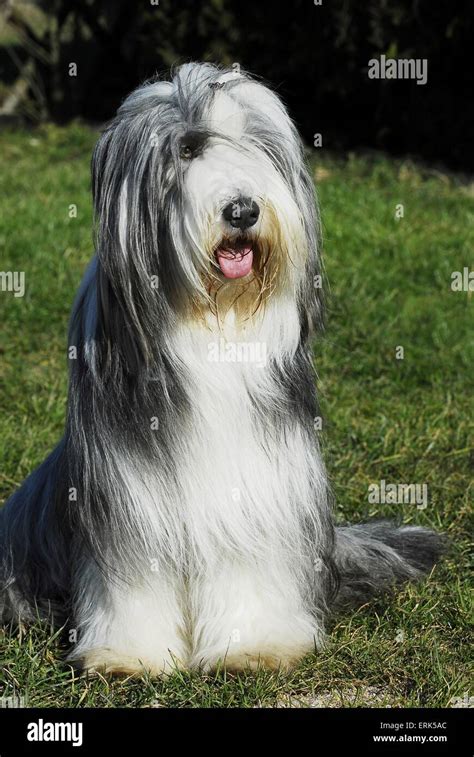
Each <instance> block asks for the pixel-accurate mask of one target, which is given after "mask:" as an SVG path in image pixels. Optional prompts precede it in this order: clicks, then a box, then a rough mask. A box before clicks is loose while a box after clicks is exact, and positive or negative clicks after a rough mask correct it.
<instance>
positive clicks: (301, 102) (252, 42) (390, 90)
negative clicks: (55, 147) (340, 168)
mask: <svg viewBox="0 0 474 757" xmlns="http://www.w3.org/2000/svg"><path fill="white" fill-rule="evenodd" d="M322 3H323V4H322V6H315V5H314V2H313V0H294V1H293V2H288V0H287V1H286V2H283V0H276V2H258V1H257V0H255V1H254V2H252V1H251V0H179V2H178V1H177V0H159V4H158V5H152V0H137V2H134V1H133V0H46V1H45V2H30V3H28V2H26V3H25V2H23V3H17V2H15V0H10V2H7V3H4V4H3V10H2V15H3V16H4V18H5V20H6V21H7V26H8V29H9V34H7V43H6V44H5V43H4V44H2V45H1V46H0V81H1V82H2V85H1V86H2V90H1V92H2V94H3V97H4V98H5V96H6V95H7V94H8V93H11V92H12V90H13V91H16V90H15V87H16V88H17V89H18V87H19V82H20V81H21V76H23V78H24V79H26V80H27V83H28V84H27V87H26V95H25V93H23V95H22V97H20V98H19V99H18V98H17V99H18V102H17V103H15V109H14V110H15V117H18V116H19V115H20V116H21V117H22V118H26V119H28V120H30V121H38V120H45V119H54V120H56V121H58V122H65V121H68V120H70V119H71V118H74V117H78V116H80V117H82V118H84V119H86V120H89V121H93V122H101V121H103V120H105V119H107V118H109V117H110V116H111V115H113V113H114V111H115V110H116V108H117V106H118V104H119V103H120V101H121V100H122V99H123V97H124V96H125V95H126V94H127V93H128V92H129V91H130V90H131V89H133V88H134V87H135V86H137V84H138V83H140V82H141V81H143V80H145V79H147V78H149V77H150V76H152V75H153V74H154V73H155V72H157V71H158V72H162V71H165V70H166V69H168V68H169V66H171V65H173V64H176V63H180V62H183V61H187V60H199V61H202V60H209V61H213V62H221V63H224V64H231V63H233V62H238V63H239V64H240V65H241V66H242V67H243V68H245V69H248V70H250V71H251V72H252V73H255V74H258V75H260V76H262V77H263V78H264V79H265V80H267V81H269V82H270V83H271V84H272V85H273V86H274V87H275V88H276V89H277V90H278V91H279V93H280V94H281V95H282V97H283V98H284V100H285V101H286V103H287V104H288V105H289V108H290V111H291V114H292V116H293V117H294V119H295V121H296V122H297V125H298V126H299V128H300V129H301V131H302V133H303V136H304V138H305V139H306V140H307V142H308V143H309V144H311V143H312V141H313V136H312V135H313V134H314V133H315V132H321V133H322V134H323V146H324V147H325V148H328V149H333V150H349V149H356V148H370V149H382V150H386V151H388V152H391V153H393V154H404V155H406V154H411V155H413V156H418V157H421V158H423V159H425V160H426V161H429V162H438V163H442V164H444V165H446V166H449V167H451V168H454V169H460V170H463V171H471V170H472V169H474V151H473V148H472V132H473V128H474V97H473V95H474V86H473V85H474V64H473V53H474V2H473V1H472V0H459V1H456V0H418V1H415V0H392V1H389V0H368V1H367V2H361V0H358V1H357V0H332V1H331V0H322ZM381 54H386V55H387V56H388V57H395V58H427V59H428V82H427V84H426V85H424V86H420V85H417V83H416V81H414V80H402V81H396V80H385V81H384V80H371V79H369V78H368V76H367V66H368V61H369V60H370V59H371V58H374V57H379V56H380V55H381ZM70 62H75V63H76V64H77V66H78V75H77V77H71V76H69V68H68V67H69V63H70ZM24 89H25V87H24ZM10 100H11V98H10ZM0 101H1V100H0ZM10 105H11V102H10ZM3 110H4V111H5V108H4V109H3ZM7 110H8V109H7ZM10 110H12V108H10ZM3 115H4V117H7V118H10V114H9V113H7V114H5V112H4V114H3Z"/></svg>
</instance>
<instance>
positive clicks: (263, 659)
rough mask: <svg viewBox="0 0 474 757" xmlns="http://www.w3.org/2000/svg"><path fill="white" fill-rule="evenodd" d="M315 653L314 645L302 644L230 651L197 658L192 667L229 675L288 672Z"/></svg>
mask: <svg viewBox="0 0 474 757" xmlns="http://www.w3.org/2000/svg"><path fill="white" fill-rule="evenodd" d="M312 651H314V645H310V644H304V645H303V644H302V645H296V646H285V647H280V646H277V645H275V646H274V647H273V646H267V647H262V649H258V648H257V649H245V648H241V649H236V650H228V651H227V652H225V653H222V654H213V655H206V656H202V657H201V658H199V656H198V655H196V656H195V658H194V661H193V664H192V666H193V667H197V668H199V669H201V670H204V671H209V672H211V671H216V670H226V671H227V672H229V673H240V672H244V671H246V670H247V671H248V670H262V669H263V670H280V671H282V672H286V671H289V670H292V669H293V668H295V667H296V666H297V665H298V663H299V662H300V660H301V659H302V658H303V657H304V656H305V655H307V654H308V653H309V652H312Z"/></svg>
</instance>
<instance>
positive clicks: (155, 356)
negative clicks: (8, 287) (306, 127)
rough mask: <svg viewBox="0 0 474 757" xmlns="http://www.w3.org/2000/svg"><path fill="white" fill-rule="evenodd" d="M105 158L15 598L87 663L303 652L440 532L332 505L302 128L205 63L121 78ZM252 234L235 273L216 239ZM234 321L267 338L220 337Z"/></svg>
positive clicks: (17, 537) (12, 538)
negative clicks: (61, 388)
mask: <svg viewBox="0 0 474 757" xmlns="http://www.w3.org/2000/svg"><path fill="white" fill-rule="evenodd" d="M92 176H93V195H94V207H95V215H96V257H95V258H94V259H93V261H92V263H91V264H90V266H89V268H88V270H87V272H86V274H85V277H84V280H83V282H82V285H81V287H80V290H79V292H78V295H77V298H76V301H75V304H74V307H73V311H72V316H71V323H70V331H69V354H70V384H69V396H68V411H67V423H66V430H65V435H64V438H63V439H62V441H61V442H60V443H59V445H58V446H57V448H56V449H55V450H54V451H53V453H52V454H51V455H50V456H49V457H48V458H47V459H46V460H45V462H44V463H43V464H42V465H41V466H40V467H39V468H38V469H37V470H36V471H35V472H34V473H33V474H31V476H30V477H29V478H28V479H27V480H26V481H25V483H24V484H23V486H22V487H21V488H20V489H19V490H18V491H17V492H16V493H15V494H13V495H12V497H11V498H10V500H9V501H8V502H7V504H6V506H5V508H4V509H3V511H2V513H1V519H0V538H1V542H0V549H1V568H0V570H1V574H0V577H1V580H2V585H1V586H0V618H1V619H2V620H3V621H4V622H6V621H10V620H12V619H13V620H17V619H19V618H25V619H28V618H32V617H34V616H35V614H36V613H37V612H38V610H39V611H40V612H41V613H48V614H49V613H53V614H54V615H55V618H56V619H57V620H58V621H65V620H66V619H67V620H68V622H69V624H70V626H71V627H72V629H74V630H75V631H76V634H77V642H76V644H75V645H74V648H73V649H72V651H71V659H75V660H79V661H81V664H82V665H83V666H84V667H86V668H89V669H96V668H100V669H102V670H106V671H126V672H134V671H137V670H140V669H142V668H146V669H148V670H150V671H152V672H154V673H158V674H159V673H162V672H166V671H167V670H169V669H171V668H172V667H173V666H175V665H181V666H188V667H202V668H204V669H208V668H212V667H215V666H216V665H218V664H220V663H222V662H225V664H226V665H227V667H229V668H234V669H239V668H242V667H246V666H247V665H250V666H255V665H257V664H260V663H261V664H264V665H267V666H269V667H277V666H279V665H283V666H286V665H291V664H293V663H294V662H296V661H297V660H298V659H299V658H300V657H301V656H302V655H304V654H305V653H306V652H308V651H310V650H311V649H313V648H314V646H315V645H316V646H320V645H321V644H322V643H323V641H324V634H325V622H326V618H327V616H328V614H329V612H330V611H331V609H333V608H337V607H339V606H345V605H347V604H354V603H358V602H359V603H360V602H363V601H364V600H365V599H366V598H367V597H369V596H372V595H373V594H375V593H377V592H379V591H381V590H383V589H386V588H388V587H389V586H391V585H393V584H395V583H398V582H400V581H403V580H405V579H412V578H418V577H419V576H420V575H422V574H423V573H425V572H426V571H427V570H429V569H430V567H431V566H432V565H433V563H434V561H435V560H436V558H437V555H438V552H439V547H440V540H439V537H437V536H436V535H435V534H434V533H432V532H429V531H427V530H424V529H421V528H414V527H405V528H397V527H395V526H393V525H390V524H386V523H382V524H367V525H360V526H350V527H344V528H337V529H335V528H334V525H333V520H332V512H331V510H332V508H331V497H330V494H329V489H328V484H327V479H326V473H325V470H324V465H323V462H322V457H321V453H320V448H319V442H318V439H317V436H316V434H315V432H314V418H315V417H316V416H317V415H318V408H317V400H316V393H315V385H314V377H313V372H312V367H311V362H310V359H309V356H308V353H307V340H308V334H309V331H310V328H311V327H314V326H316V327H317V326H318V324H319V323H320V320H321V299H320V288H319V286H318V285H317V281H318V280H319V279H318V277H319V276H320V274H321V270H320V258H319V248H320V243H319V221H318V214H317V205H316V201H315V197H314V190H313V184H312V181H311V178H310V176H309V174H308V172H307V170H306V168H305V165H304V160H303V148H302V145H301V142H300V139H299V137H298V134H297V132H296V130H295V128H294V126H293V124H292V122H291V121H290V119H289V117H288V115H287V113H286V111H285V109H284V107H283V105H282V104H281V102H280V100H279V99H278V98H277V97H276V95H275V94H273V93H272V92H271V91H270V90H269V89H268V88H266V87H264V86H263V85H262V84H261V83H260V82H258V81H256V80H254V79H252V78H251V77H249V76H248V75H246V74H235V73H234V72H232V71H228V70H225V69H222V68H219V67H216V66H212V65H208V64H204V65H198V64H188V65H185V66H182V67H180V68H179V69H177V70H176V71H175V72H174V75H173V77H172V80H171V81H159V80H154V81H151V82H148V83H146V84H145V85H143V86H142V87H140V88H138V89H137V90H136V91H135V92H133V93H132V94H131V95H130V96H129V97H128V98H127V99H126V100H125V102H124V103H123V105H122V106H121V108H120V109H119V111H118V113H117V116H116V118H115V119H114V120H113V121H112V122H111V124H110V125H109V126H108V127H107V128H106V129H105V131H104V132H103V134H102V136H101V137H100V139H99V142H98V144H97V146H96V148H95V152H94V157H93V161H92ZM239 197H246V198H251V199H252V201H254V202H256V203H257V205H258V207H259V209H260V215H259V218H258V222H257V223H255V224H254V225H253V226H252V227H251V228H250V227H249V228H247V229H246V230H245V231H242V228H236V227H234V226H233V225H232V224H231V223H229V222H228V221H227V220H225V217H224V216H225V214H224V213H223V211H224V209H225V208H226V207H228V204H229V203H235V201H236V198H239ZM238 244H240V245H245V246H246V247H245V249H247V248H248V249H251V250H252V254H253V266H252V270H251V272H250V273H249V274H248V275H245V276H243V277H241V278H235V279H229V278H226V276H225V275H223V274H222V271H223V270H224V269H222V270H220V268H219V257H218V255H217V257H216V250H217V251H219V250H222V249H225V250H227V249H229V248H232V245H234V249H235V245H238ZM222 343H223V344H224V345H225V347H226V348H227V347H229V346H230V347H236V346H237V347H242V346H246V345H247V346H248V345H249V344H250V345H257V346H260V347H262V346H263V347H264V359H263V360H260V361H256V360H236V359H233V360H225V359H219V360H217V361H215V360H212V359H211V355H212V349H213V348H214V347H215V346H216V344H222ZM71 348H72V349H71Z"/></svg>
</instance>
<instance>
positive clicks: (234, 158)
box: [93, 64, 317, 318]
mask: <svg viewBox="0 0 474 757" xmlns="http://www.w3.org/2000/svg"><path fill="white" fill-rule="evenodd" d="M93 169H94V170H93V175H94V194H95V207H96V212H97V216H98V222H99V239H98V254H99V258H100V260H101V263H102V266H103V269H104V271H105V272H106V273H107V274H108V276H109V278H110V280H111V285H112V287H113V288H114V289H115V288H116V287H117V285H118V284H120V283H122V284H125V283H127V282H128V283H127V290H128V296H130V292H131V291H132V292H133V288H134V286H136V285H137V282H138V279H139V280H140V281H141V284H142V285H144V283H145V279H147V278H150V279H151V278H154V280H157V281H158V282H159V283H158V287H157V288H158V289H159V291H160V293H161V294H162V295H163V296H164V298H165V300H166V304H167V305H168V306H169V307H170V308H172V309H173V310H174V311H175V312H176V311H178V312H181V313H186V314H188V315H189V313H191V314H196V313H197V312H203V310H204V311H205V310H206V309H207V310H209V309H210V310H211V311H214V312H215V311H216V310H219V309H220V308H222V309H225V310H229V309H230V308H234V309H236V310H239V313H240V314H241V315H243V317H244V318H246V317H249V316H251V315H252V314H253V313H254V312H256V311H257V310H258V309H259V306H260V305H261V304H262V303H263V302H265V301H266V300H267V299H268V298H271V297H277V296H279V295H280V296H282V295H283V296H285V297H287V298H292V299H304V298H307V296H308V292H309V289H308V286H309V288H310V289H311V288H312V282H311V280H310V279H311V276H312V274H313V272H314V270H315V265H316V261H317V249H316V247H317V232H316V210H315V201H314V192H313V187H312V183H311V181H310V180H309V177H308V175H307V173H306V171H305V168H304V165H303V150H302V146H301V142H300V140H299V137H298V134H297V132H296V130H295V128H294V126H293V124H292V122H291V120H290V118H289V117H288V115H287V113H286V110H285V108H284V106H283V105H282V103H281V102H280V100H279V99H278V97H277V96H276V95H275V94H274V93H273V92H271V91H270V90H269V89H268V88H266V87H264V86H263V85H262V84H260V83H258V82H256V81H254V80H253V79H251V78H250V77H248V76H244V75H242V74H240V73H239V74H236V73H234V72H232V71H223V70H222V69H219V68H217V67H215V66H211V65H209V64H202V65H199V64H188V65H185V66H182V67H180V68H179V69H178V70H177V72H176V73H175V75H174V78H173V79H172V81H170V82H154V83H150V84H146V85H144V86H143V87H141V88H139V89H138V90H136V91H135V92H133V93H132V94H131V95H130V96H129V97H128V98H127V100H126V101H125V102H124V104H123V105H122V107H121V108H120V109H119V112H118V114H117V118H116V119H115V121H114V122H112V124H111V126H110V127H109V128H108V129H107V130H106V131H105V133H104V135H103V136H102V138H101V140H100V141H99V143H98V145H97V147H96V151H95V155H94V164H93ZM155 288H156V287H155ZM137 295H138V296H139V298H140V299H141V300H142V301H143V299H144V297H145V295H144V293H143V292H142V293H137ZM139 306H140V303H139ZM307 306H308V303H306V305H304V307H307Z"/></svg>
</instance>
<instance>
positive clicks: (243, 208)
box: [222, 197, 260, 229]
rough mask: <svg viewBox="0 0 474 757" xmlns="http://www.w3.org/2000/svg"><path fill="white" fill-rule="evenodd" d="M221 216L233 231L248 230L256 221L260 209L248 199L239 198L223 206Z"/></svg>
mask: <svg viewBox="0 0 474 757" xmlns="http://www.w3.org/2000/svg"><path fill="white" fill-rule="evenodd" d="M222 215H223V216H224V218H225V220H226V221H228V222H229V223H230V225H231V226H233V227H234V229H250V227H251V226H254V225H255V224H256V223H257V221H258V217H259V215H260V208H259V207H258V205H257V203H256V202H254V201H253V200H251V199H250V197H239V198H238V199H237V200H233V201H232V202H229V204H228V205H226V206H225V208H224V210H223V211H222Z"/></svg>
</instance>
